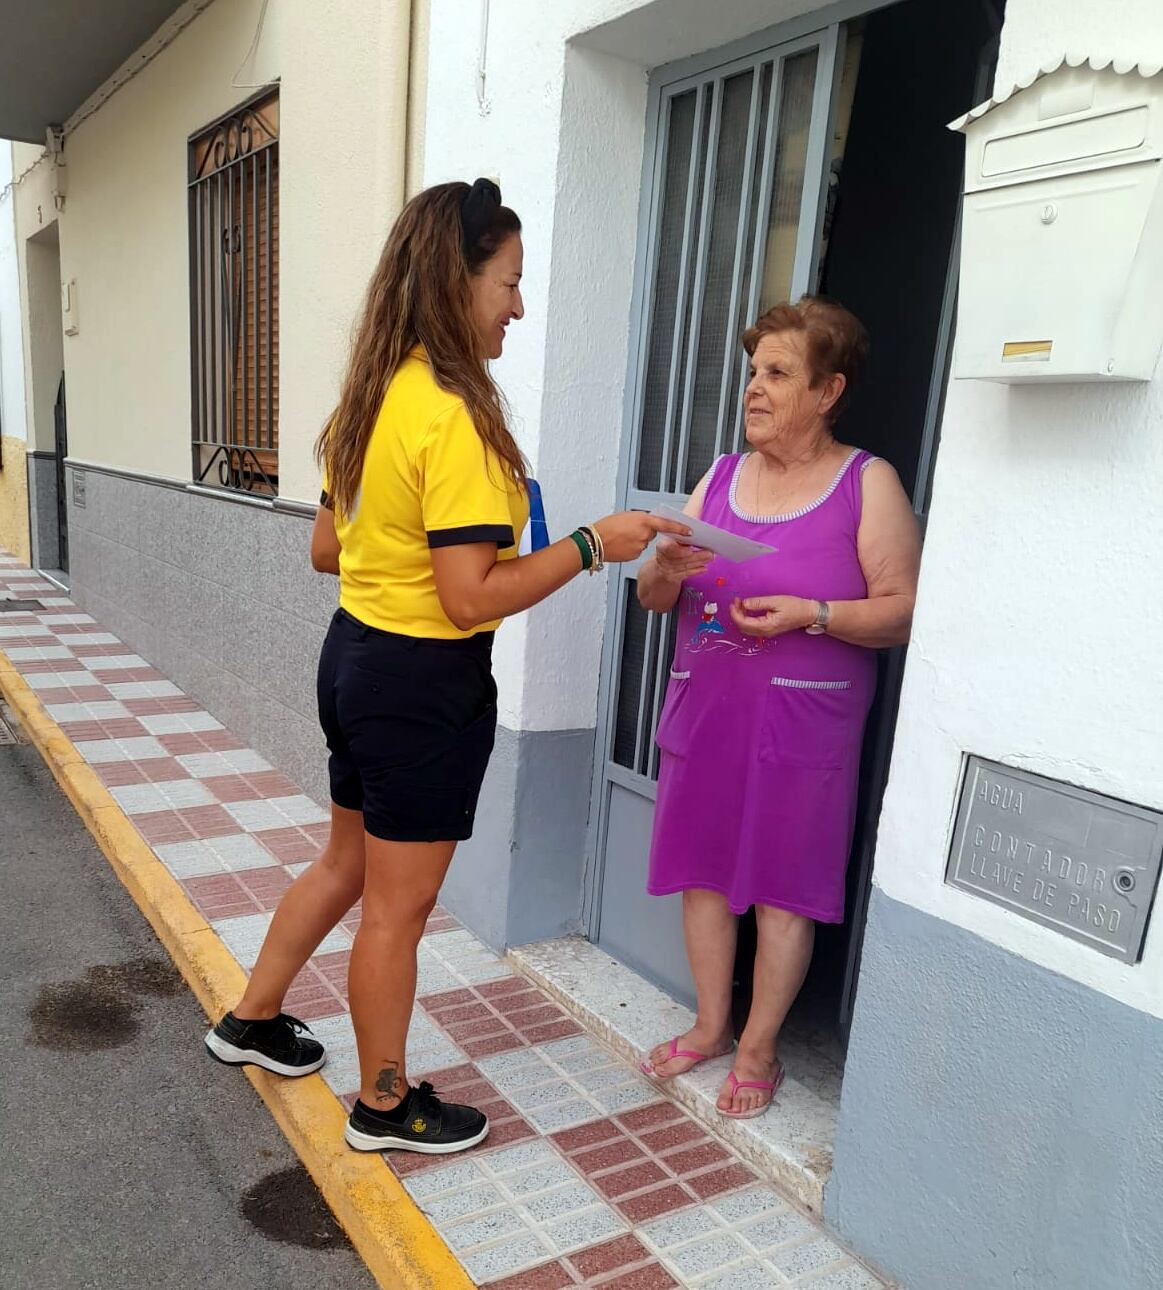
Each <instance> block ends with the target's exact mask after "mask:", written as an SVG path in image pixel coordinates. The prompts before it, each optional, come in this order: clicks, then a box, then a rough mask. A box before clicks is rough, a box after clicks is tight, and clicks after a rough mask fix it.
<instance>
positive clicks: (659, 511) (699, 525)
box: [652, 506, 776, 564]
mask: <svg viewBox="0 0 1163 1290" xmlns="http://www.w3.org/2000/svg"><path fill="white" fill-rule="evenodd" d="M652 514H654V515H657V516H658V517H659V519H663V520H674V521H676V522H677V523H679V524H685V525H686V527H687V528H688V529H690V531H691V535H690V537H689V538H684V537H677V536H676V535H675V534H673V533H667V534H666V535H665V536H666V537H668V538H670V539H671V541H672V542H678V543H680V544H681V545H682V546H700V547H702V548H703V550H704V551H713V552H714V553H715V555H721V556H722V557H723V559H724V560H730V561H732V562H733V563H735V564H741V563H742V562H743V561H744V560H754V559H755V557H756V556H757V555H771V554H772V553H773V552H774V551H775V549H776V548H775V547H773V546H767V545H766V544H765V543H763V542H753V541H752V540H751V538H745V537H740V536H739V534H738V533H728V532H727V530H726V529H721V528H717V527H716V526H715V525H714V524H707V523H705V522H704V521H703V520H696V519H693V518H692V517H691V516H689V515H684V514H683V513H682V511H678V510H675V508H674V507H673V506H656V507H655V508H654V510H653V512H652Z"/></svg>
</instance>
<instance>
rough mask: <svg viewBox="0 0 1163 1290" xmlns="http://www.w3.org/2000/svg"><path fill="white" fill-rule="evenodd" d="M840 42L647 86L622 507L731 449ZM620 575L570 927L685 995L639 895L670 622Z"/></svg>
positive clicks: (819, 202)
mask: <svg viewBox="0 0 1163 1290" xmlns="http://www.w3.org/2000/svg"><path fill="white" fill-rule="evenodd" d="M841 40H842V29H841V28H840V27H839V26H836V25H834V26H832V27H829V28H827V29H826V30H824V31H820V32H816V33H813V34H812V35H808V36H803V37H800V38H798V39H796V40H792V41H788V42H786V43H784V44H780V45H776V46H771V47H768V48H766V49H761V50H757V51H756V52H755V53H754V54H751V55H748V56H746V57H743V58H736V59H732V60H731V61H729V62H720V63H719V64H718V65H715V63H714V59H713V57H708V59H707V60H706V61H707V65H706V67H705V68H704V69H702V70H699V71H696V72H695V73H694V74H690V73H689V72H682V73H672V75H671V76H670V77H668V76H667V71H666V69H663V71H662V72H660V73H659V74H657V76H656V77H655V78H654V80H653V81H652V84H651V93H650V105H649V109H648V111H649V116H648V125H649V129H648V137H647V150H646V171H645V174H644V178H643V204H642V227H641V229H640V235H639V249H638V272H637V280H636V284H635V304H634V321H635V332H634V337H635V339H634V342H633V344H632V350H631V368H630V373H629V379H628V381H627V394H628V398H627V426H626V434H625V436H624V437H625V441H626V445H627V452H626V454H625V457H624V460H623V469H622V474H621V478H620V484H619V494H620V503H621V504H622V505H623V506H629V507H640V508H643V509H647V510H649V509H652V508H653V507H654V506H655V505H657V504H658V503H659V502H663V501H665V502H670V503H671V504H677V505H682V504H683V502H684V501H685V499H686V497H687V496H688V495H689V494H690V492H691V490H692V489H693V488H694V486H695V484H696V483H697V482H698V480H699V479H700V477H701V476H702V475H703V474H704V472H705V471H706V470H707V469H708V468H709V467H710V465H711V464H712V463H713V462H714V460H715V459H716V457H717V456H718V455H719V454H721V453H724V452H735V451H738V450H739V449H740V447H741V446H742V443H743V418H742V391H743V386H744V383H745V376H746V370H747V360H746V356H745V355H744V354H743V353H742V350H741V348H740V343H739V338H740V336H741V334H742V332H743V331H744V330H745V328H746V327H747V326H749V325H750V323H751V322H752V321H754V319H755V317H756V316H757V315H758V314H759V313H760V312H762V311H763V310H764V309H766V308H769V307H770V306H771V305H772V304H775V303H776V302H778V301H780V300H783V299H787V298H788V297H792V298H794V297H795V296H796V295H798V294H800V293H802V292H804V291H807V290H809V289H810V287H811V286H812V285H813V284H814V283H815V280H816V272H817V260H818V254H819V247H820V237H821V229H822V224H823V215H824V198H825V193H826V189H827V178H828V172H829V163H830V159H831V148H832V129H831V122H832V113H833V107H832V105H833V100H834V97H835V88H836V82H837V70H838V67H839V65H840V61H841V60H840V58H839V52H840V51H839V46H840V44H841ZM636 573H637V568H636V566H620V568H619V570H618V571H617V572H616V573H614V574H613V575H612V577H611V592H610V606H609V616H610V618H609V629H608V630H607V632H606V645H605V653H604V658H603V669H602V675H603V683H602V709H601V711H602V718H603V719H602V722H601V725H600V727H599V755H598V757H597V759H596V761H597V765H596V769H595V785H594V790H595V795H596V797H595V800H596V802H597V806H598V809H597V811H596V813H595V819H596V827H595V831H594V838H593V844H592V850H591V857H592V859H593V864H592V866H591V875H592V877H591V882H590V884H589V887H588V889H587V892H586V897H587V910H586V914H587V928H588V932H589V935H590V939H591V940H595V941H597V943H598V944H599V945H601V946H602V947H603V948H604V949H606V950H608V951H609V952H610V953H611V954H613V955H615V956H616V957H617V958H619V959H621V960H623V961H624V962H626V963H629V964H630V965H631V966H633V967H635V968H636V969H637V970H638V971H640V972H642V973H643V974H644V975H646V976H648V977H649V978H651V979H652V980H654V981H656V982H657V983H658V984H660V985H662V986H663V987H664V988H665V989H667V990H668V991H669V992H670V993H672V994H674V995H675V996H677V997H680V998H685V999H688V1000H689V999H690V998H691V997H692V994H693V990H692V986H691V981H690V976H689V972H688V969H687V966H686V957H685V953H684V950H683V940H682V926H681V903H680V899H679V897H677V896H673V897H667V898H663V899H658V898H655V897H650V896H648V895H647V894H646V890H645V879H646V863H647V854H648V850H649V842H650V829H651V821H652V817H653V809H654V798H655V783H656V780H657V777H658V753H657V749H656V747H655V743H654V734H655V730H656V727H657V724H658V715H659V710H660V707H661V704H662V699H663V695H664V694H665V690H666V679H667V675H668V670H669V665H670V659H671V655H672V653H673V648H674V633H675V628H676V624H675V621H674V619H675V616H674V615H673V614H672V615H667V616H666V617H660V616H659V615H653V614H647V613H646V612H645V611H644V610H643V609H642V608H641V607H640V606H639V604H638V600H637V594H636V582H635V578H636Z"/></svg>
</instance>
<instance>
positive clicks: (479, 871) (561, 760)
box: [441, 727, 594, 949]
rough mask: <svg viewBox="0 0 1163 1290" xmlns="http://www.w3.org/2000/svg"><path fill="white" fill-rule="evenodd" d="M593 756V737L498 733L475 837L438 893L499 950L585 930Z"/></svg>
mask: <svg viewBox="0 0 1163 1290" xmlns="http://www.w3.org/2000/svg"><path fill="white" fill-rule="evenodd" d="M593 755H594V732H593V731H592V730H564V731H562V730H527V731H521V732H514V731H512V730H506V729H505V728H504V727H501V728H500V729H498V730H497V742H496V746H495V748H494V750H493V756H492V760H491V761H490V762H489V770H488V774H487V775H486V776H485V782H484V787H483V788H482V790H481V801H480V807H479V809H478V811H477V818H476V827H475V829H474V831H473V837H472V840H471V841H469V842H466V843H463V844H462V845H461V846H460V847H459V848H458V850H457V853H456V857H455V859H454V860H453V862H452V868H451V869H450V870H449V874H448V878H447V880H446V882H445V884H444V891H443V893H442V894H441V901H442V902H443V904H444V905H445V906H447V908H448V909H449V911H450V912H451V913H453V914H455V915H456V917H457V918H459V919H460V920H461V921H462V922H464V923H465V924H467V925H468V926H469V927H471V928H472V929H473V930H474V931H475V932H476V933H477V934H478V935H479V936H481V937H482V938H483V939H484V940H486V941H487V942H488V943H489V944H490V945H492V946H493V947H494V949H502V948H504V947H505V946H506V945H526V944H528V943H529V942H530V941H538V940H544V939H546V938H548V937H552V936H564V935H566V934H567V933H570V932H576V931H577V930H578V929H579V927H580V923H579V919H580V916H581V890H582V865H583V858H584V856H585V848H586V829H587V826H588V823H589V805H590V779H591V775H592V767H593Z"/></svg>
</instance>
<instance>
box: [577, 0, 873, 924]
mask: <svg viewBox="0 0 1163 1290" xmlns="http://www.w3.org/2000/svg"><path fill="white" fill-rule="evenodd" d="M893 3H896V0H841V2H840V3H835V4H831V5H827V6H824V7H822V8H820V9H818V10H816V11H814V12H812V13H809V14H805V15H802V16H801V17H799V18H796V19H791V20H789V21H787V22H785V23H780V24H777V25H776V26H773V27H768V28H766V29H764V30H763V31H760V32H757V33H756V34H755V35H753V36H750V37H747V38H746V39H744V40H741V41H735V42H733V43H731V44H728V45H725V46H721V47H720V48H718V49H714V50H708V51H706V52H704V53H702V54H698V55H694V56H693V57H691V58H686V59H682V60H680V61H678V62H675V63H669V64H666V65H665V66H662V67H659V68H656V69H654V70H653V71H652V72H651V74H650V80H649V86H648V93H647V106H646V131H645V138H644V143H643V156H642V171H641V181H640V190H639V191H640V198H639V214H638V230H637V236H636V239H635V255H634V275H633V285H632V295H631V315H630V328H629V340H628V345H627V368H626V380H625V384H624V395H623V413H622V433H621V441H620V444H619V452H618V474H617V505H618V506H619V507H630V508H634V507H639V508H641V507H642V506H643V505H644V504H646V503H648V504H650V505H653V504H655V503H656V501H657V499H658V497H659V496H660V495H659V494H654V493H645V492H643V491H642V490H640V489H638V488H637V487H635V486H633V483H632V481H633V480H634V478H635V474H634V471H635V468H636V465H637V460H638V453H639V450H640V447H641V444H640V440H639V436H638V434H637V422H638V414H639V409H640V405H641V398H642V383H643V379H644V376H645V368H646V355H647V348H646V347H647V343H648V340H649V328H648V326H647V317H646V305H647V302H648V300H649V299H650V297H651V293H652V291H653V267H654V266H653V265H652V264H651V262H650V260H651V256H650V249H651V241H652V237H653V234H654V230H655V227H656V223H657V218H658V210H659V203H660V200H661V197H662V188H663V185H662V182H661V180H662V176H663V174H664V167H665V165H666V150H665V148H661V147H659V132H660V130H661V128H662V125H663V122H662V111H663V107H664V106H665V103H666V101H667V99H668V98H669V96H670V94H672V93H674V92H677V91H678V90H679V89H680V88H681V87H682V86H683V85H684V83H686V82H688V81H695V82H697V81H699V80H702V79H703V78H705V77H706V76H707V75H708V74H709V73H712V72H715V73H717V74H719V75H720V76H725V75H729V74H730V73H731V71H732V70H733V69H734V67H735V65H736V64H738V65H739V70H743V69H744V68H746V67H747V66H749V65H750V64H751V62H752V60H754V59H755V57H756V56H757V55H759V54H762V53H765V52H766V51H769V50H778V51H779V56H780V57H785V56H787V55H791V54H794V53H796V52H797V49H796V46H797V45H799V46H802V49H803V50H807V49H811V48H813V47H815V46H819V47H820V49H821V62H820V64H819V70H820V73H822V74H818V75H817V77H816V84H815V87H814V90H813V106H812V114H813V120H816V119H817V109H818V108H819V107H820V106H821V98H822V96H824V95H826V96H827V102H826V104H824V105H823V106H824V116H823V118H822V119H823V121H824V123H825V124H824V128H823V129H820V130H813V131H811V132H810V135H809V142H808V153H807V162H806V165H805V176H807V175H810V174H812V173H813V171H814V172H815V173H816V174H817V176H818V183H815V184H812V183H809V182H807V179H806V178H805V183H804V187H803V193H802V195H801V208H800V218H801V225H800V228H801V232H800V235H799V237H798V239H797V251H796V259H795V266H794V269H793V279H792V294H793V296H794V295H796V294H799V293H802V292H803V291H806V290H807V289H808V286H809V284H811V283H814V281H815V278H816V275H817V274H818V271H819V250H820V234H821V230H822V224H823V219H824V214H825V209H826V199H827V186H828V166H827V164H826V157H827V150H828V141H829V139H830V137H831V134H832V131H833V128H834V115H833V114H834V111H835V101H836V89H837V86H838V82H839V78H840V76H841V74H842V72H843V66H844V58H843V48H844V45H843V42H844V34H845V33H844V24H845V23H847V22H849V21H851V20H852V19H854V18H858V17H861V16H863V15H865V14H868V13H871V12H873V11H875V10H877V9H883V8H887V7H889V5H891V4H893ZM774 92H775V89H774V87H773V93H774ZM813 203H814V210H812V204H813ZM763 216H764V218H765V219H766V218H767V212H766V211H764V212H763ZM805 216H807V217H809V218H810V219H811V221H812V237H811V239H810V241H807V246H808V248H809V249H808V253H807V255H806V256H805V255H804V254H802V251H801V247H802V245H803V243H804V242H805V240H806V239H804V238H803V233H802V228H803V221H804V218H805ZM668 496H669V499H670V500H671V501H672V502H675V501H677V502H679V503H680V504H682V503H684V502H685V495H681V494H670V495H668ZM641 563H642V561H635V562H633V563H630V564H626V565H623V566H620V569H619V570H615V571H614V574H613V576H611V578H610V582H609V588H608V593H607V597H606V620H605V623H606V626H605V632H604V639H603V644H602V663H601V672H600V675H599V686H598V722H597V727H596V730H595V739H594V758H593V778H592V782H591V790H590V802H591V810H590V822H589V828H588V830H587V839H586V854H585V866H584V872H583V878H582V902H581V918H580V923H581V928H582V931H583V934H584V935H585V936H586V938H587V939H588V940H590V941H592V942H595V943H596V942H597V941H598V940H599V937H600V933H601V916H602V890H603V886H604V878H605V854H606V846H607V839H608V829H609V814H610V812H609V803H610V785H611V784H612V783H622V784H623V785H624V787H626V788H628V789H630V790H632V791H634V792H636V793H638V794H639V795H640V796H642V797H644V798H647V799H649V800H651V801H653V800H654V799H655V797H656V786H655V784H654V783H653V782H644V781H643V778H642V776H640V775H637V774H635V773H633V772H630V771H627V770H624V769H623V768H622V767H619V766H616V765H612V764H610V763H609V757H608V751H609V749H610V747H611V739H612V733H613V726H614V722H615V720H616V711H615V698H616V695H617V687H618V682H619V678H618V677H617V676H616V675H615V673H616V671H617V668H618V660H619V659H620V656H621V650H622V641H623V625H622V621H621V603H620V601H621V597H622V595H623V594H624V592H623V588H624V585H625V582H626V580H627V579H628V578H630V577H634V576H636V575H637V572H638V568H639V566H640V564H641Z"/></svg>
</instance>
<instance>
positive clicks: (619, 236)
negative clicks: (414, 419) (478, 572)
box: [424, 0, 872, 730]
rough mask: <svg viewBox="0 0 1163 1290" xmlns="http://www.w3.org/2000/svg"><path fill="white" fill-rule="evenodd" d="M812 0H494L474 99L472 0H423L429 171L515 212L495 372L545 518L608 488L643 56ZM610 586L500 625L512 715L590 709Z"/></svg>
mask: <svg viewBox="0 0 1163 1290" xmlns="http://www.w3.org/2000/svg"><path fill="white" fill-rule="evenodd" d="M819 7H820V6H817V5H814V4H813V3H812V0H729V3H724V4H715V5H711V4H706V3H704V0H648V2H647V3H643V2H642V0H555V2H554V3H553V4H543V3H539V2H538V0H491V3H489V4H488V5H487V8H488V15H489V22H488V42H487V50H486V59H485V66H486V87H485V93H484V101H483V103H482V102H479V101H478V86H477V66H478V59H479V55H480V32H481V24H480V21H479V19H480V11H481V5H480V4H479V3H478V4H473V5H469V4H466V3H465V0H432V3H431V14H430V32H429V48H430V50H431V51H432V57H431V60H430V64H429V71H428V76H429V81H428V109H427V126H426V132H425V164H424V182H425V184H432V183H439V182H442V181H445V180H450V179H467V180H472V179H473V178H475V177H476V176H477V175H492V176H495V177H497V178H499V180H500V183H501V188H502V191H503V193H504V197H505V200H506V202H508V203H509V204H510V205H512V206H513V208H514V209H515V210H516V211H517V212H518V214H519V215H520V216H521V218H522V220H523V221H524V226H525V235H524V240H525V281H524V283H523V284H522V290H523V294H524V297H525V305H526V316H525V319H524V321H523V322H521V323H520V324H519V325H517V326H515V327H513V328H512V329H511V330H510V333H509V340H508V342H507V348H506V353H505V355H504V357H503V358H502V359H501V360H500V362H499V363H498V364H497V377H498V380H499V381H500V383H501V385H502V386H503V388H504V390H505V392H506V394H507V395H508V397H509V400H510V403H511V406H512V410H513V428H514V431H515V433H516V434H517V437H518V440H519V442H520V443H521V445H522V447H523V448H524V449H525V451H526V453H527V454H528V456H529V458H530V460H531V461H532V463H533V467H534V471H535V473H536V474H537V476H538V478H539V480H540V482H541V484H542V488H543V491H544V494H545V502H546V510H547V514H548V519H549V525H550V532H551V534H552V535H554V536H560V535H562V534H564V533H567V532H569V531H570V529H572V528H573V527H575V526H576V525H577V524H579V523H583V522H585V521H586V520H591V519H596V518H599V517H600V516H602V515H604V514H607V513H608V512H609V511H610V510H612V509H613V506H614V503H615V497H616V484H617V469H618V460H619V452H620V448H621V443H622V432H623V425H622V423H623V411H624V387H625V379H626V368H627V345H628V339H629V327H630V309H631V289H632V276H633V267H634V248H635V241H636V235H637V226H638V203H639V194H640V187H641V167H642V146H643V136H644V131H645V117H646V89H647V74H648V71H649V69H650V68H653V67H658V66H661V65H662V64H665V63H668V62H672V61H674V60H675V59H678V58H682V57H686V56H688V55H690V54H694V53H698V52H701V51H703V50H707V49H714V48H717V47H719V46H721V45H724V44H727V43H729V42H730V41H732V40H737V39H741V38H742V37H744V36H748V35H751V34H752V33H754V32H756V31H760V30H763V29H765V28H768V27H771V26H773V25H774V24H778V23H780V22H784V21H786V20H787V19H789V18H793V17H798V16H799V15H800V14H803V13H806V12H809V11H812V10H814V9H816V8H819ZM870 7H872V6H870ZM606 590H607V588H606V583H605V580H604V579H599V578H593V579H588V578H587V579H577V580H575V581H574V582H573V583H572V584H571V585H570V586H569V587H568V588H567V589H566V590H565V591H563V592H561V593H559V594H558V595H557V596H555V597H554V598H553V600H552V602H550V603H549V604H546V605H544V606H542V607H540V608H538V609H536V610H534V611H533V612H532V613H530V614H526V615H522V616H520V617H519V618H518V619H516V620H514V621H513V622H510V623H508V624H506V625H505V627H504V629H503V631H502V632H501V634H500V637H499V638H498V642H497V649H496V656H495V657H496V668H497V674H498V682H499V687H500V693H501V700H500V714H501V720H502V722H503V723H504V724H505V725H506V726H508V727H509V728H511V729H525V730H558V729H583V728H587V727H592V726H593V725H594V724H595V721H596V718H597V699H598V679H599V671H600V661H601V646H602V636H603V632H604V629H605V625H606V616H607V615H606Z"/></svg>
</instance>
